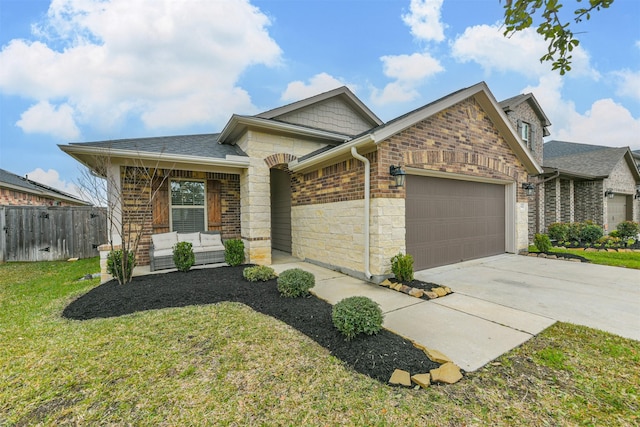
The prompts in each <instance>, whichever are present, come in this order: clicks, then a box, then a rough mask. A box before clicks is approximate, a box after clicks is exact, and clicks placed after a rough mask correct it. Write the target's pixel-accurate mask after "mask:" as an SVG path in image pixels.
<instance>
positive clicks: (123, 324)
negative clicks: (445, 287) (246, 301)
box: [0, 259, 640, 426]
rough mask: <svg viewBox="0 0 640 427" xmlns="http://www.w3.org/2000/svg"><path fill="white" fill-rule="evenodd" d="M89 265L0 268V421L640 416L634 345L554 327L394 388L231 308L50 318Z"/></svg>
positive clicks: (93, 266)
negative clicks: (458, 373)
mask: <svg viewBox="0 0 640 427" xmlns="http://www.w3.org/2000/svg"><path fill="white" fill-rule="evenodd" d="M96 271H98V261H97V259H91V260H80V261H78V262H74V263H66V262H51V263H31V264H27V263H15V264H14V263H10V264H0V325H1V328H2V329H1V330H0V425H2V426H4V425H7V426H13V425H45V426H54V425H56V426H57V425H74V424H80V425H105V424H108V425H143V426H145V425H149V426H155V425H249V426H254V425H255V426H257V425H260V426H262V425H312V426H315V425H317V426H325V425H330V426H334V425H373V426H385V425H388V426H396V425H463V424H465V425H514V424H516V425H638V423H639V422H640V421H639V420H640V418H638V417H640V409H639V408H640V387H639V386H638V384H640V343H639V342H637V341H633V340H628V339H623V338H621V337H617V336H614V335H611V334H607V333H604V332H600V331H595V330H593V329H589V328H584V327H578V326H574V325H568V324H562V323H560V324H556V325H554V326H552V327H551V328H549V329H547V330H546V331H544V332H543V333H542V334H541V335H539V336H538V337H535V338H534V339H532V340H530V341H528V342H527V343H525V344H523V345H522V346H520V347H518V348H517V349H515V350H513V351H511V352H510V353H508V354H506V355H504V356H502V357H501V358H500V359H499V360H498V361H497V363H494V364H490V365H488V366H487V367H485V368H483V369H481V370H480V371H478V372H475V373H472V374H469V375H467V376H466V377H465V378H464V379H463V380H462V381H461V382H459V383H457V384H455V385H451V386H436V387H431V388H429V389H427V390H414V389H399V388H391V387H388V386H385V385H383V384H380V383H378V382H376V381H374V380H372V379H370V378H368V377H366V376H363V375H360V374H357V373H355V372H354V371H352V370H351V369H349V368H348V367H346V366H344V365H343V364H342V363H341V362H340V361H339V360H338V359H336V358H334V357H332V356H331V355H330V354H329V353H328V352H327V350H325V349H324V348H322V347H320V346H318V345H317V344H316V343H315V342H313V341H312V340H310V339H309V338H307V337H306V336H304V335H302V334H300V333H299V332H297V331H296V330H294V329H292V328H290V327H289V326H287V325H285V324H283V323H281V322H279V321H277V320H275V319H273V318H270V317H267V316H264V315H262V314H259V313H256V312H254V311H253V310H251V309H249V308H248V307H246V306H244V305H242V304H237V303H221V304H213V305H208V306H191V307H183V308H175V309H164V310H156V311H150V312H144V313H136V314H132V315H127V316H122V317H119V318H113V319H95V320H90V321H84V322H78V321H69V320H65V319H63V318H61V317H60V313H61V312H62V310H63V309H64V307H65V306H66V305H67V304H68V303H69V302H70V301H72V300H73V299H74V298H76V297H77V296H79V295H81V294H82V293H84V292H86V291H88V290H89V289H90V288H92V287H94V286H96V285H97V280H92V281H82V282H78V281H76V279H78V278H80V277H82V276H84V275H85V274H87V273H93V272H96ZM124 286H130V285H124Z"/></svg>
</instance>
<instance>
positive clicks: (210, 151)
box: [58, 133, 249, 170]
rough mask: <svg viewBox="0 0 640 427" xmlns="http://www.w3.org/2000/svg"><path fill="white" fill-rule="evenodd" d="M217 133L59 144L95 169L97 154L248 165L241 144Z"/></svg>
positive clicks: (238, 165) (141, 158)
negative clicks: (226, 141) (225, 142)
mask: <svg viewBox="0 0 640 427" xmlns="http://www.w3.org/2000/svg"><path fill="white" fill-rule="evenodd" d="M219 136H220V134H219V133H212V134H200V135H176V136H159V137H149V138H128V139H117V140H108V141H95V142H79V143H75V142H72V143H69V144H67V145H59V146H58V147H60V149H61V150H62V151H64V152H65V153H67V154H69V155H70V156H71V157H73V158H75V159H76V160H78V161H79V162H80V163H82V164H84V165H85V166H87V167H89V168H90V169H92V170H95V169H96V167H97V166H98V165H97V164H96V161H97V160H96V157H97V156H109V157H111V158H113V159H117V158H123V159H124V158H134V159H139V160H141V161H145V160H148V161H159V160H161V159H162V160H164V161H166V162H173V163H183V162H187V163H198V164H206V165H213V166H228V167H247V166H248V164H249V157H248V156H247V154H246V153H245V152H243V151H242V150H241V149H240V147H237V146H234V145H223V144H220V143H219V142H218V138H219Z"/></svg>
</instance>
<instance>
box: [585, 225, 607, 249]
mask: <svg viewBox="0 0 640 427" xmlns="http://www.w3.org/2000/svg"><path fill="white" fill-rule="evenodd" d="M603 234H604V232H603V231H602V227H600V226H599V225H596V224H592V223H591V224H590V223H584V224H583V225H582V227H581V228H580V241H582V242H583V243H591V244H593V243H595V242H596V241H597V240H598V239H599V238H601V237H602V236H603Z"/></svg>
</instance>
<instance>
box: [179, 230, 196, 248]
mask: <svg viewBox="0 0 640 427" xmlns="http://www.w3.org/2000/svg"><path fill="white" fill-rule="evenodd" d="M178 242H189V243H191V246H193V248H194V249H195V248H197V247H198V246H201V245H200V233H198V232H195V233H178Z"/></svg>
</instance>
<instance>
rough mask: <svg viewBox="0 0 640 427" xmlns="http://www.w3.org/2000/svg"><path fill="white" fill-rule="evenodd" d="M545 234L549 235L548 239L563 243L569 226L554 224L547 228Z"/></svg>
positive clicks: (559, 223) (560, 223)
mask: <svg viewBox="0 0 640 427" xmlns="http://www.w3.org/2000/svg"><path fill="white" fill-rule="evenodd" d="M547 234H548V235H549V239H551V240H555V241H557V242H563V241H565V240H567V236H568V235H569V225H568V224H565V223H563V222H554V223H553V224H551V225H549V227H548V228H547Z"/></svg>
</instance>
